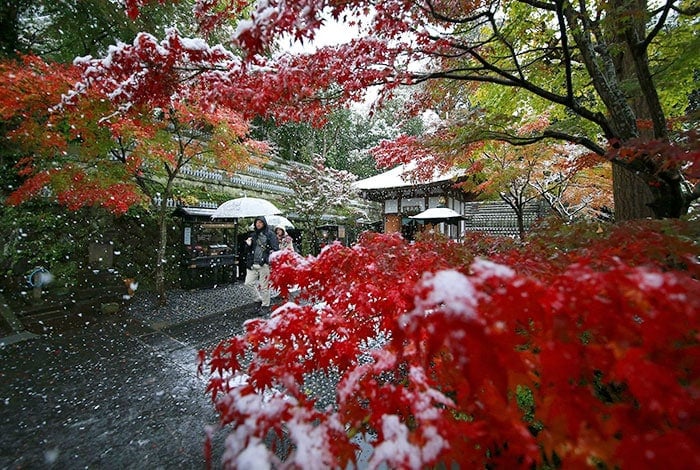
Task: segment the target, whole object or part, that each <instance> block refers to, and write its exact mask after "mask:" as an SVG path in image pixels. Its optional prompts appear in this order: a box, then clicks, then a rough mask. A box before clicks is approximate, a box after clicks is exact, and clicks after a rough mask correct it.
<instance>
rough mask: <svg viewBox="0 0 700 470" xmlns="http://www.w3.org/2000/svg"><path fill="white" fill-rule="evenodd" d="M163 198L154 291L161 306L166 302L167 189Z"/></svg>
mask: <svg viewBox="0 0 700 470" xmlns="http://www.w3.org/2000/svg"><path fill="white" fill-rule="evenodd" d="M165 193H166V194H165V195H164V196H163V200H162V201H161V203H160V206H159V207H158V233H159V240H158V250H157V253H156V256H157V257H158V258H157V260H156V279H155V281H156V293H157V294H158V305H160V306H163V305H165V304H166V303H167V302H168V298H167V295H166V293H165V266H164V265H165V253H166V248H167V246H168V227H167V224H166V220H167V219H166V217H165V212H166V210H167V208H168V205H167V204H168V196H167V194H168V193H169V191H166V192H165Z"/></svg>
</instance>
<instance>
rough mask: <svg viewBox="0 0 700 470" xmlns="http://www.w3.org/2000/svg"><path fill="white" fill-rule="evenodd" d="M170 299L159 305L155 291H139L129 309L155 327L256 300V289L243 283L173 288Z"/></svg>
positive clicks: (207, 314)
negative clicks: (188, 288)
mask: <svg viewBox="0 0 700 470" xmlns="http://www.w3.org/2000/svg"><path fill="white" fill-rule="evenodd" d="M167 295H168V303H167V305H166V306H164V307H159V306H158V302H157V296H156V294H155V293H152V292H146V293H143V294H141V293H140V292H138V291H137V292H136V295H135V296H134V298H133V300H132V301H131V303H130V304H129V305H128V306H127V307H126V308H125V310H126V312H127V313H128V314H129V315H131V316H133V317H134V318H137V319H139V320H141V321H143V322H146V323H148V324H150V325H151V326H153V327H163V326H167V325H175V324H178V323H185V322H189V321H192V320H195V319H198V318H202V317H206V316H209V315H216V314H218V313H222V312H226V311H229V310H232V309H235V308H238V307H241V306H244V305H248V304H252V303H253V302H254V300H255V296H254V294H253V289H252V288H250V287H247V286H245V285H243V283H234V284H225V285H221V286H215V287H212V288H209V289H197V290H182V289H177V290H172V291H169V292H168V294H167Z"/></svg>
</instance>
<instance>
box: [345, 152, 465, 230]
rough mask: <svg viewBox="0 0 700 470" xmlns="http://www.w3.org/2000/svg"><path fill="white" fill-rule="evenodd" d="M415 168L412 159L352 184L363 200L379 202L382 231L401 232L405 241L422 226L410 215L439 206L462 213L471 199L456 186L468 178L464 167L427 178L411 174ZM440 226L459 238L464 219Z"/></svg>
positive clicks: (463, 227) (463, 228)
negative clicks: (419, 177) (409, 161)
mask: <svg viewBox="0 0 700 470" xmlns="http://www.w3.org/2000/svg"><path fill="white" fill-rule="evenodd" d="M415 168H416V163H415V162H411V163H407V164H402V165H399V166H397V167H396V168H393V169H391V170H389V171H386V172H384V173H381V174H379V175H376V176H372V177H370V178H366V179H363V180H360V181H357V182H355V184H354V186H355V187H356V188H357V189H358V190H359V192H360V195H361V196H362V197H363V198H364V199H367V200H370V201H376V202H379V203H381V204H382V206H383V211H382V212H383V229H384V232H385V233H392V232H401V233H402V235H403V236H404V238H406V239H408V240H412V239H414V237H415V234H416V232H418V231H420V230H422V229H423V225H424V224H423V223H422V222H420V221H417V220H415V219H411V218H410V217H411V216H414V215H416V214H418V213H420V212H422V211H424V210H426V209H430V208H433V207H440V206H441V207H448V208H450V209H452V210H454V211H456V212H458V213H460V214H464V210H465V204H466V203H467V202H468V201H471V200H472V199H473V197H472V195H471V194H469V193H465V192H464V191H462V190H460V189H459V188H456V187H455V184H457V183H459V182H461V181H464V179H465V178H466V177H467V175H466V171H465V170H463V169H453V170H450V171H447V172H444V173H436V174H434V175H433V177H432V178H430V179H429V180H425V179H423V180H417V179H416V178H414V177H413V175H412V171H413V170H415ZM439 229H440V231H441V232H442V233H444V234H445V235H447V236H449V237H450V238H453V239H458V238H459V237H460V234H462V233H463V232H464V230H465V226H464V221H459V222H457V223H455V224H447V223H441V224H439Z"/></svg>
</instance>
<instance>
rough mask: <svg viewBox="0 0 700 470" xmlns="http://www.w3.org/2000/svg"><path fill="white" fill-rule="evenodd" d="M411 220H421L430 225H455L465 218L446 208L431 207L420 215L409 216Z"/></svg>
mask: <svg viewBox="0 0 700 470" xmlns="http://www.w3.org/2000/svg"><path fill="white" fill-rule="evenodd" d="M409 218H411V219H416V220H423V221H426V222H429V223H431V224H439V223H441V222H447V223H456V222H457V221H458V220H460V219H464V218H465V217H464V216H463V215H462V214H460V213H459V212H457V211H453V210H452V209H449V208H447V207H431V208H430V209H427V210H424V211H423V212H421V213H420V214H416V215H411V216H409Z"/></svg>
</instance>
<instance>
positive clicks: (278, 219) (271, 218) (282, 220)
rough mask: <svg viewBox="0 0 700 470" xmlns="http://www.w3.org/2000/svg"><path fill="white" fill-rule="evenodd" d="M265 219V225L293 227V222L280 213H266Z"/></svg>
mask: <svg viewBox="0 0 700 470" xmlns="http://www.w3.org/2000/svg"><path fill="white" fill-rule="evenodd" d="M265 220H266V221H267V225H269V226H270V227H272V228H275V227H277V226H280V225H281V226H282V227H284V228H285V229H290V228H294V224H293V223H292V222H291V221H290V220H289V219H288V218H286V217H282V216H281V215H267V216H265Z"/></svg>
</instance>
